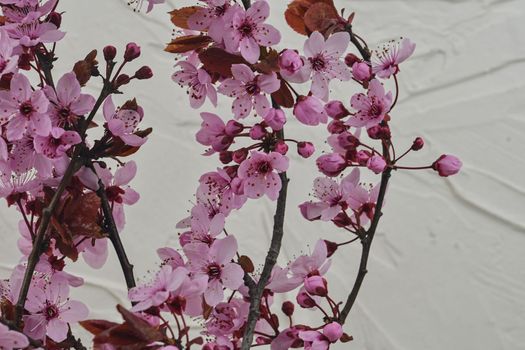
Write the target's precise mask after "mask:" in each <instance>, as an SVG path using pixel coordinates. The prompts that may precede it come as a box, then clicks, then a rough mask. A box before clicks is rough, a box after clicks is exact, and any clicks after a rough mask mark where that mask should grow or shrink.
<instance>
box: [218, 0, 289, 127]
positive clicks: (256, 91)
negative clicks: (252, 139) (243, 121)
mask: <svg viewBox="0 0 525 350" xmlns="http://www.w3.org/2000/svg"><path fill="white" fill-rule="evenodd" d="M258 2H261V1H258ZM254 6H255V5H254ZM252 8H253V7H252ZM231 71H232V74H233V78H230V79H226V80H224V81H223V82H222V84H221V86H219V88H218V91H219V92H220V93H221V94H224V95H228V96H230V97H235V100H234V101H233V105H232V111H233V113H234V115H235V118H237V119H239V118H245V117H247V116H248V115H249V114H250V112H251V110H252V108H254V109H255V111H256V112H257V114H258V115H259V116H261V117H264V116H265V115H266V113H267V112H268V111H269V109H270V101H269V100H268V97H267V96H266V94H271V93H272V92H275V91H277V90H278V89H279V87H280V82H279V79H277V75H276V74H275V73H274V72H272V73H271V74H258V75H255V74H254V72H253V71H252V70H251V68H250V67H248V66H247V65H245V64H234V65H232V67H231Z"/></svg>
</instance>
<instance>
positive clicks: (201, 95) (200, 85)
mask: <svg viewBox="0 0 525 350" xmlns="http://www.w3.org/2000/svg"><path fill="white" fill-rule="evenodd" d="M176 67H180V68H181V70H179V71H177V72H175V73H173V75H172V76H171V78H172V79H173V81H175V82H176V83H178V84H180V85H181V86H187V87H188V95H189V97H190V106H191V107H192V108H199V107H201V106H202V105H203V104H204V101H206V97H208V98H209V99H210V101H211V103H212V104H213V105H214V106H217V92H216V91H215V86H213V84H212V82H211V77H210V75H209V74H208V72H206V71H205V70H204V69H202V68H197V67H196V65H195V64H193V63H192V62H190V60H187V61H181V62H179V63H177V64H176Z"/></svg>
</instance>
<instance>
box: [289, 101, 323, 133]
mask: <svg viewBox="0 0 525 350" xmlns="http://www.w3.org/2000/svg"><path fill="white" fill-rule="evenodd" d="M293 114H294V115H295V117H296V118H297V120H299V121H300V122H301V123H303V124H306V125H313V126H315V125H319V123H326V122H327V121H328V115H327V114H326V111H325V109H324V106H323V103H322V101H321V100H320V99H318V98H317V97H315V96H299V98H298V99H297V102H296V103H295V106H294V108H293Z"/></svg>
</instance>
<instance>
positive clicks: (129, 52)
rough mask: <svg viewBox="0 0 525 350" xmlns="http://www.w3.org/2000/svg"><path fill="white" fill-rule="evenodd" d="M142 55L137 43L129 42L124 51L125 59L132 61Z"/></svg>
mask: <svg viewBox="0 0 525 350" xmlns="http://www.w3.org/2000/svg"><path fill="white" fill-rule="evenodd" d="M139 56H140V46H138V45H137V44H135V43H128V44H127V45H126V51H125V52H124V61H126V62H131V61H133V60H134V59H135V58H137V57H139Z"/></svg>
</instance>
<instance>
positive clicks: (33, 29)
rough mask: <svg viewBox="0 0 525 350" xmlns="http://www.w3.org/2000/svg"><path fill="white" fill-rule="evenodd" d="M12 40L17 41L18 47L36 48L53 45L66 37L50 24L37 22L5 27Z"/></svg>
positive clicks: (13, 24)
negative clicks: (37, 46)
mask: <svg viewBox="0 0 525 350" xmlns="http://www.w3.org/2000/svg"><path fill="white" fill-rule="evenodd" d="M5 28H6V30H7V33H9V36H10V37H11V38H12V39H15V40H18V41H19V42H20V45H22V46H26V47H32V46H36V45H38V44H40V43H43V44H47V43H54V42H57V41H59V40H60V39H62V38H63V37H64V35H66V33H64V32H61V31H60V30H58V29H57V27H56V26H55V25H54V24H53V23H50V22H40V21H38V20H34V21H30V22H22V23H12V24H7V25H6V26H5Z"/></svg>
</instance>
